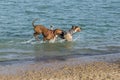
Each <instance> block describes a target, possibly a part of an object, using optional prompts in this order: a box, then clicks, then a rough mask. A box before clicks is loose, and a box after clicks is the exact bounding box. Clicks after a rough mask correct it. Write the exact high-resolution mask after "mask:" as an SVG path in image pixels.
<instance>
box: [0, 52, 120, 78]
mask: <svg viewBox="0 0 120 80" xmlns="http://www.w3.org/2000/svg"><path fill="white" fill-rule="evenodd" d="M0 80H120V53H118V54H116V55H114V54H108V55H99V56H87V57H79V58H78V57H77V58H70V59H67V60H65V61H58V60H54V61H51V60H48V61H47V62H44V61H41V62H26V63H17V64H12V65H0Z"/></svg>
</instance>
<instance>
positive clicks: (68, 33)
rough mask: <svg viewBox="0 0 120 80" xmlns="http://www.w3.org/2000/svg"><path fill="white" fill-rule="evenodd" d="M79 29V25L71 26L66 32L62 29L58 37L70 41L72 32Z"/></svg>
mask: <svg viewBox="0 0 120 80" xmlns="http://www.w3.org/2000/svg"><path fill="white" fill-rule="evenodd" d="M80 31H81V28H80V27H79V26H72V28H71V29H70V30H69V31H68V32H66V31H64V32H63V33H62V34H61V35H60V38H62V39H65V40H66V41H72V40H73V34H74V33H76V32H80Z"/></svg>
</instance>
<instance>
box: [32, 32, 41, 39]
mask: <svg viewBox="0 0 120 80" xmlns="http://www.w3.org/2000/svg"><path fill="white" fill-rule="evenodd" d="M33 35H34V37H35V39H36V40H37V41H40V39H39V38H38V35H39V34H38V33H34V34H33Z"/></svg>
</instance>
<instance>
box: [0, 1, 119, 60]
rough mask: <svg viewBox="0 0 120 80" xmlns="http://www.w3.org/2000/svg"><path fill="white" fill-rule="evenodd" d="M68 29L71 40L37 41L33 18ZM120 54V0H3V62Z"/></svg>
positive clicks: (0, 13) (0, 8)
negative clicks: (73, 30) (74, 30)
mask: <svg viewBox="0 0 120 80" xmlns="http://www.w3.org/2000/svg"><path fill="white" fill-rule="evenodd" d="M36 18H39V20H37V21H36V22H35V24H42V25H44V26H46V27H47V28H49V27H50V25H53V26H54V28H60V29H63V30H66V31H68V30H69V29H70V28H71V26H72V25H77V26H80V27H81V28H82V31H81V32H79V33H76V34H74V35H73V41H72V42H65V41H63V40H60V39H59V40H58V41H56V42H55V43H48V42H43V41H42V36H40V37H39V38H40V39H41V41H36V40H35V39H34V38H33V32H34V31H33V27H32V21H33V20H34V19H36ZM117 53H120V0H0V62H12V61H23V62H24V61H30V60H31V61H38V62H39V61H44V60H65V59H66V58H68V57H79V56H81V57H82V56H92V55H105V54H117Z"/></svg>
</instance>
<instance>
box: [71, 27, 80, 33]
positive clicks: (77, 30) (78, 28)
mask: <svg viewBox="0 0 120 80" xmlns="http://www.w3.org/2000/svg"><path fill="white" fill-rule="evenodd" d="M71 30H73V31H74V32H80V31H81V28H80V27H79V26H72V28H71Z"/></svg>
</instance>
